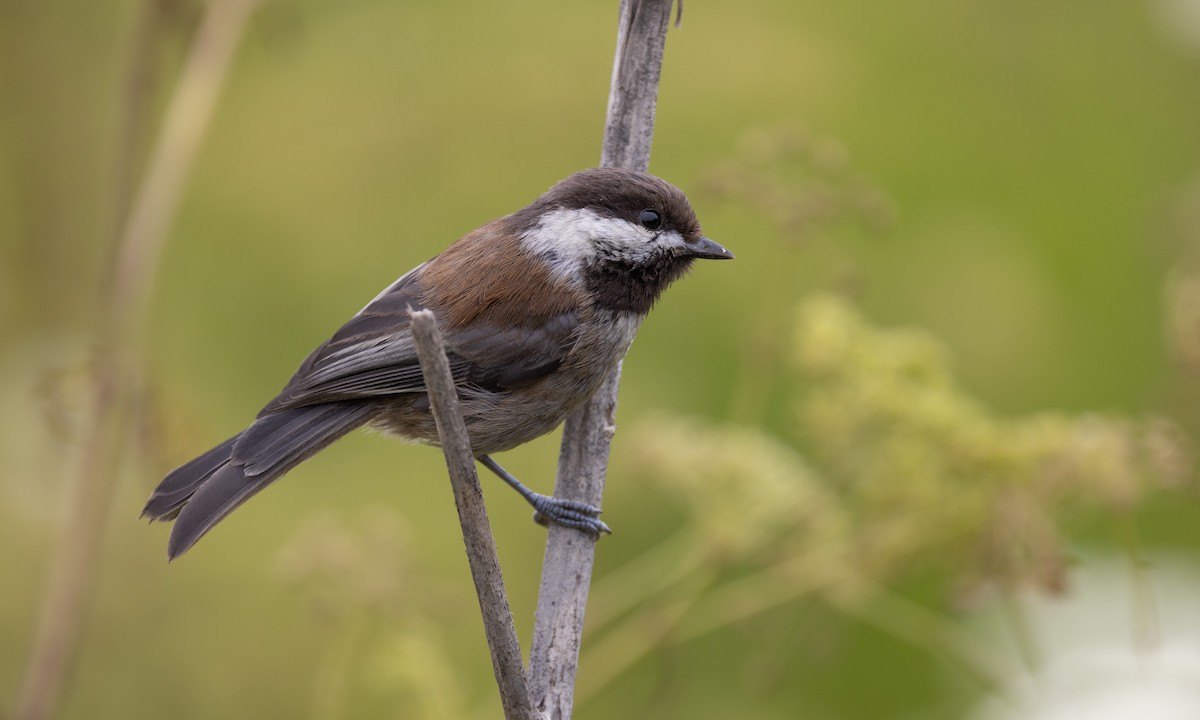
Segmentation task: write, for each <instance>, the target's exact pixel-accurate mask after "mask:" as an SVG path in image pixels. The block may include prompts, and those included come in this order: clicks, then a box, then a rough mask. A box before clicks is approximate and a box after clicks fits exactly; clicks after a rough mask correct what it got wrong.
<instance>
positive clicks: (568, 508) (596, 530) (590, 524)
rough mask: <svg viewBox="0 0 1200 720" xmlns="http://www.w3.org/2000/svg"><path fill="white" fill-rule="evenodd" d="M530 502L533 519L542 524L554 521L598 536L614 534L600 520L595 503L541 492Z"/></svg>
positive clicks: (598, 510)
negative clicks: (589, 503) (591, 503)
mask: <svg viewBox="0 0 1200 720" xmlns="http://www.w3.org/2000/svg"><path fill="white" fill-rule="evenodd" d="M529 502H530V504H531V505H533V511H534V512H533V520H534V522H536V523H538V524H540V525H546V526H549V524H550V523H554V524H555V525H563V526H565V527H570V528H575V529H576V530H582V531H584V532H587V533H591V534H593V535H596V536H599V535H601V534H605V535H611V534H612V529H611V528H609V527H608V525H605V524H604V522H602V521H601V520H600V517H599V516H600V508H598V507H596V506H595V505H588V504H587V503H582V502H578V501H576V500H564V499H562V498H556V497H552V496H550V495H542V494H540V493H534V494H533V497H532V498H530V499H529Z"/></svg>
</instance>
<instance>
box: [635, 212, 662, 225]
mask: <svg viewBox="0 0 1200 720" xmlns="http://www.w3.org/2000/svg"><path fill="white" fill-rule="evenodd" d="M638 222H640V223H641V224H642V227H644V228H646V229H647V230H657V229H659V228H660V227H662V215H659V214H658V211H657V210H651V209H650V208H646V209H645V210H643V211H642V212H641V213H639V214H638Z"/></svg>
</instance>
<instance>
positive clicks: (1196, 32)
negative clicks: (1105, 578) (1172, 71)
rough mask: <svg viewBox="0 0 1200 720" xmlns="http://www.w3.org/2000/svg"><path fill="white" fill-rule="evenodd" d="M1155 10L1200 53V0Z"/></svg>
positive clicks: (1162, 4)
mask: <svg viewBox="0 0 1200 720" xmlns="http://www.w3.org/2000/svg"><path fill="white" fill-rule="evenodd" d="M1154 10H1155V15H1157V16H1158V17H1157V20H1158V25H1159V28H1160V29H1161V30H1162V32H1163V34H1164V35H1166V36H1167V38H1168V39H1169V40H1171V41H1173V42H1174V43H1175V44H1176V45H1178V46H1179V47H1181V48H1182V49H1184V50H1187V51H1189V52H1192V53H1200V0H1157V2H1155V3H1154ZM1198 717H1200V716H1198Z"/></svg>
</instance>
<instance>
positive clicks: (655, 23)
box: [529, 0, 672, 720]
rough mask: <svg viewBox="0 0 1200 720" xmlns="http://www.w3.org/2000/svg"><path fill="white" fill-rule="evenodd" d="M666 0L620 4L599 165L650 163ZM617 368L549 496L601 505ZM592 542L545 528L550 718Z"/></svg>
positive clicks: (544, 650) (537, 638)
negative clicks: (552, 493) (546, 535)
mask: <svg viewBox="0 0 1200 720" xmlns="http://www.w3.org/2000/svg"><path fill="white" fill-rule="evenodd" d="M671 3H672V0H621V7H620V19H619V21H618V26H617V48H616V56H615V58H614V60H613V74H612V83H611V86H610V90H609V97H608V116H607V120H606V123H605V128H604V144H603V147H602V149H601V154H600V164H601V165H604V166H610V167H621V168H626V169H630V170H645V169H646V168H648V167H649V165H650V144H651V141H652V140H653V137H654V110H655V104H656V103H657V100H658V80H659V75H660V73H661V70H662V57H663V48H664V46H665V44H666V36H667V26H668V24H669V22H670V17H671ZM619 382H620V367H619V366H618V367H617V369H616V370H615V371H614V372H613V374H612V376H611V377H609V378H608V380H607V381H606V382H605V383H604V385H603V386H602V387H601V388H600V390H599V391H598V392H597V393H596V395H595V396H594V397H593V398H592V399H591V400H590V401H589V402H588V404H587V405H585V406H584V407H582V408H581V409H580V410H578V411H577V412H576V413H575V414H573V415H572V416H571V417H569V418H568V419H567V422H566V425H565V426H564V428H563V440H562V450H561V453H560V455H559V462H558V477H557V480H556V482H555V486H554V495H555V496H556V497H560V498H567V499H571V500H579V501H582V502H586V503H589V504H591V505H595V506H597V507H600V506H601V503H602V500H603V493H604V475H605V471H606V469H607V466H608V454H609V448H610V446H611V443H612V435H613V432H614V430H615V414H616V405H617V386H618V384H619ZM595 546H596V538H594V537H590V536H588V535H586V534H584V533H581V532H579V531H577V530H572V529H570V528H565V527H558V526H553V525H552V526H551V527H550V529H549V532H548V537H547V540H546V555H545V560H544V562H543V565H542V582H541V588H540V590H539V593H538V607H537V615H536V617H535V619H534V630H533V647H532V649H531V651H530V657H529V677H530V689H531V691H532V693H533V701H534V705H535V706H536V707H537V708H538V709H540V710H541V711H543V712H545V713H546V714H547V715H548V716H549V717H550V718H551V719H552V720H560V719H564V718H569V717H571V709H572V705H573V703H574V693H575V672H576V667H577V665H578V662H579V643H580V638H581V637H582V635H583V618H584V611H585V609H586V607H587V596H588V586H589V584H590V583H591V577H592V565H593V563H594V561H595V556H596V551H595Z"/></svg>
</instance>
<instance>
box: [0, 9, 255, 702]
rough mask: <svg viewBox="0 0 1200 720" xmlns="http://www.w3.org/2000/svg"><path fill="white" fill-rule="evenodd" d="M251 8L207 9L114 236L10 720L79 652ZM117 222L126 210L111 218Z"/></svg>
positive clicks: (42, 698)
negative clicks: (199, 161)
mask: <svg viewBox="0 0 1200 720" xmlns="http://www.w3.org/2000/svg"><path fill="white" fill-rule="evenodd" d="M254 4H255V3H254V0H214V1H213V2H211V3H209V4H208V11H207V13H206V15H205V18H204V21H203V22H202V24H201V26H200V28H199V30H198V31H197V33H196V36H195V38H194V39H193V41H192V45H191V48H190V50H189V53H188V57H187V60H186V61H185V63H184V67H183V70H182V72H181V73H180V78H179V81H178V84H177V86H176V88H175V92H174V94H173V96H172V97H171V100H170V102H169V103H168V106H167V113H166V118H165V119H164V121H163V131H162V136H161V137H160V138H159V140H158V142H157V144H156V145H155V147H154V149H153V152H152V155H151V159H150V165H149V168H148V170H147V173H146V177H145V178H144V180H143V182H142V183H141V186H140V189H139V192H138V195H137V198H136V201H135V205H134V207H133V209H132V212H131V214H130V218H129V222H128V224H126V225H125V226H124V228H123V230H122V231H121V232H120V237H119V240H118V245H117V250H116V260H115V262H114V266H113V271H112V272H113V274H112V277H111V278H110V280H109V283H108V287H109V288H110V295H109V297H108V298H107V303H106V308H105V317H104V320H103V322H101V323H99V324H98V328H99V332H98V333H97V337H96V338H95V343H94V344H95V346H96V349H97V352H98V358H97V361H96V365H95V367H96V370H95V377H94V379H93V382H92V388H93V395H92V397H91V398H90V407H89V408H88V411H89V419H88V422H87V424H86V425H85V427H84V430H83V435H82V439H81V441H80V447H79V449H78V454H77V458H76V462H75V464H74V466H73V470H74V477H73V478H72V482H73V485H72V487H73V489H72V491H71V499H70V505H69V508H68V512H67V517H66V520H65V522H64V523H63V525H62V532H61V534H60V537H59V539H58V549H57V552H56V555H55V557H54V560H53V568H52V571H51V575H50V581H49V585H48V587H47V590H46V598H45V600H44V602H43V603H42V615H41V618H40V621H39V625H38V631H37V634H36V636H35V637H34V641H33V648H32V651H31V653H30V658H29V665H28V667H27V669H26V674H25V680H24V684H23V686H22V688H21V696H20V699H19V701H18V705H17V709H16V714H15V717H16V718H17V720H41V719H42V718H46V717H50V716H52V715H53V714H54V713H55V710H56V708H57V706H58V704H59V699H60V696H61V695H62V691H63V688H64V686H65V683H66V678H67V675H68V673H69V671H70V669H71V664H72V659H73V658H74V656H75V651H76V647H77V645H78V638H79V632H80V628H81V625H82V620H83V615H84V609H85V607H86V604H87V600H88V598H89V597H90V595H91V589H92V585H93V581H94V577H95V569H96V566H97V565H98V560H99V553H100V548H101V539H102V537H103V535H104V526H105V521H106V519H107V515H108V507H109V500H110V498H111V496H112V489H113V486H114V485H115V484H116V477H117V470H118V466H119V460H120V451H121V449H122V448H123V447H124V445H125V442H126V438H127V435H128V417H129V411H130V407H131V404H132V402H133V400H134V398H135V396H136V394H137V391H138V387H139V384H140V378H139V376H138V367H139V365H140V363H139V362H138V360H137V359H138V358H139V357H140V354H141V353H140V350H141V338H142V331H143V326H144V319H145V316H146V314H147V311H148V308H149V299H150V291H151V288H152V287H153V284H154V274H155V272H156V270H157V267H158V257H159V255H160V252H161V249H162V246H163V243H164V240H165V236H166V230H167V226H168V224H169V222H170V219H171V217H172V216H173V214H174V211H175V207H176V206H177V204H178V200H179V196H180V193H181V191H182V188H183V183H184V179H185V178H186V176H187V171H188V168H189V167H190V165H191V161H192V158H193V157H194V155H195V152H196V148H197V147H198V146H199V143H200V139H201V137H202V136H203V133H204V128H205V127H206V126H207V125H208V120H209V118H210V117H211V115H212V110H213V107H214V106H215V104H216V96H217V92H218V90H219V89H220V86H221V83H222V81H223V80H224V78H225V75H226V72H227V70H228V67H229V63H230V60H231V59H232V57H233V51H234V48H236V47H237V43H238V39H239V38H240V37H241V34H242V30H243V28H244V27H245V24H246V19H247V17H248V15H249V13H250V11H251V10H252V8H253V6H254ZM118 212H120V213H123V212H124V208H118Z"/></svg>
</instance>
